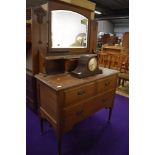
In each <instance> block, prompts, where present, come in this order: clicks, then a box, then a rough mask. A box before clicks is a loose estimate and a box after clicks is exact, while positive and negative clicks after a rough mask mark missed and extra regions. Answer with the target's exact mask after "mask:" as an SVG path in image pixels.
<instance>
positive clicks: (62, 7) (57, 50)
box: [48, 2, 91, 53]
mask: <svg viewBox="0 0 155 155" xmlns="http://www.w3.org/2000/svg"><path fill="white" fill-rule="evenodd" d="M48 7H49V8H48V10H49V16H48V18H49V19H48V21H49V24H48V32H49V33H48V40H49V44H48V51H49V52H50V53H61V52H62V53H88V52H89V49H90V24H91V11H90V10H87V9H84V8H80V7H76V6H74V5H71V4H66V3H64V2H61V3H60V2H52V4H51V3H49V5H48ZM54 10H67V11H73V12H76V13H79V14H81V15H83V16H85V17H86V18H87V19H88V36H87V48H52V38H51V24H52V21H51V11H54Z"/></svg>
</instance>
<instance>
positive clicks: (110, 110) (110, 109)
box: [108, 108, 112, 122]
mask: <svg viewBox="0 0 155 155" xmlns="http://www.w3.org/2000/svg"><path fill="white" fill-rule="evenodd" d="M111 114H112V108H109V118H108V121H109V122H110V119H111Z"/></svg>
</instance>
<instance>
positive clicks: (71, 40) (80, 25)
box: [48, 1, 91, 54]
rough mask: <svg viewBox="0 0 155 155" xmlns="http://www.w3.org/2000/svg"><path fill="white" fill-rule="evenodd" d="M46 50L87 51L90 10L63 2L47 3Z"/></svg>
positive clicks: (53, 51) (57, 51)
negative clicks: (47, 41)
mask: <svg viewBox="0 0 155 155" xmlns="http://www.w3.org/2000/svg"><path fill="white" fill-rule="evenodd" d="M48 10H49V11H48V12H49V19H48V20H49V25H48V31H49V33H48V40H49V43H48V52H49V53H59V52H60V53H77V54H78V53H79V54H81V53H88V52H89V46H90V37H89V36H90V26H91V22H90V20H91V10H88V9H85V8H81V7H76V6H74V5H71V4H67V3H64V2H60V1H59V2H57V1H52V2H49V3H48Z"/></svg>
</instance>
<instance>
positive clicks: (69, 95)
mask: <svg viewBox="0 0 155 155" xmlns="http://www.w3.org/2000/svg"><path fill="white" fill-rule="evenodd" d="M101 69H102V70H103V74H98V75H95V76H91V77H88V78H83V79H77V78H75V77H73V76H72V75H71V74H68V73H65V74H58V75H46V74H41V73H40V74H38V75H36V76H35V77H36V78H37V90H38V92H37V94H38V102H39V113H40V118H41V127H42V129H43V124H42V123H43V122H42V121H43V119H46V120H48V121H49V123H50V124H51V125H52V126H53V128H54V130H55V132H56V135H57V138H58V149H59V150H58V151H59V154H61V138H62V136H63V134H64V133H65V132H67V131H69V130H71V129H72V128H73V127H74V125H75V124H77V123H78V122H80V121H82V120H84V119H85V118H87V117H89V116H90V115H92V114H93V113H95V112H97V111H98V110H100V109H101V108H108V109H109V110H110V111H109V120H110V117H111V112H112V108H113V104H114V95H115V89H116V85H117V71H116V70H111V69H104V68H101Z"/></svg>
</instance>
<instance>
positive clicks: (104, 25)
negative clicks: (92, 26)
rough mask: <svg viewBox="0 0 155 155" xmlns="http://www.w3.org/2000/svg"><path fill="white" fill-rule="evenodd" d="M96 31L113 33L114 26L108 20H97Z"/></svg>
mask: <svg viewBox="0 0 155 155" xmlns="http://www.w3.org/2000/svg"><path fill="white" fill-rule="evenodd" d="M98 32H104V33H113V32H114V26H113V24H112V23H111V22H110V21H108V20H100V21H98Z"/></svg>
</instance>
